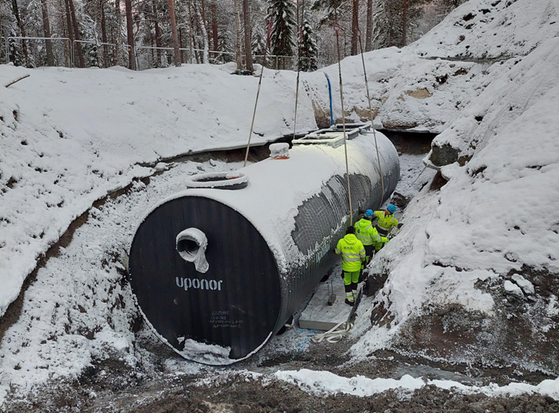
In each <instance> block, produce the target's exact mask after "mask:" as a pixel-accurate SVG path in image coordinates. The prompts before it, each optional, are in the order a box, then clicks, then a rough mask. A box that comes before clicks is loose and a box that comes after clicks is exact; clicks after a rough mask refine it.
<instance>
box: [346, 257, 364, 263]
mask: <svg viewBox="0 0 559 413" xmlns="http://www.w3.org/2000/svg"><path fill="white" fill-rule="evenodd" d="M342 260H343V261H346V262H353V261H361V258H360V257H357V258H349V257H345V256H342Z"/></svg>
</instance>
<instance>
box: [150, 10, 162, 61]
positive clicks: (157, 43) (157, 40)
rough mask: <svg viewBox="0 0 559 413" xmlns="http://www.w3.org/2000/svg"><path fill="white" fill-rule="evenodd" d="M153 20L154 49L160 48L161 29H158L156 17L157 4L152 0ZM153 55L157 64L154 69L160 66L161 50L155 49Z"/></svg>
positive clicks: (157, 17)
mask: <svg viewBox="0 0 559 413" xmlns="http://www.w3.org/2000/svg"><path fill="white" fill-rule="evenodd" d="M152 6H153V19H154V25H155V47H161V28H160V27H159V16H158V15H157V2H156V0H153V3H152ZM155 55H156V56H157V64H156V65H155V67H159V66H160V65H161V49H156V53H155Z"/></svg>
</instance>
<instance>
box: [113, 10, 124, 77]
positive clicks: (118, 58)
mask: <svg viewBox="0 0 559 413" xmlns="http://www.w3.org/2000/svg"><path fill="white" fill-rule="evenodd" d="M115 15H116V25H117V31H116V38H115V41H114V43H115V44H116V49H115V54H116V62H115V63H116V65H117V66H120V65H121V58H122V56H121V55H120V53H121V51H120V44H121V43H122V39H121V34H120V28H121V27H122V16H121V10H120V0H115Z"/></svg>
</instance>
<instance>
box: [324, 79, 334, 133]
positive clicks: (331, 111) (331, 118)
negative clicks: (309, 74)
mask: <svg viewBox="0 0 559 413" xmlns="http://www.w3.org/2000/svg"><path fill="white" fill-rule="evenodd" d="M324 76H326V81H327V82H328V97H329V98H330V126H332V125H333V124H334V111H333V110H332V85H331V84H330V78H329V77H328V75H327V74H326V73H324Z"/></svg>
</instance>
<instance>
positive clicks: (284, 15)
mask: <svg viewBox="0 0 559 413" xmlns="http://www.w3.org/2000/svg"><path fill="white" fill-rule="evenodd" d="M294 8H295V6H294V4H293V2H292V1H291V0H271V1H270V9H269V13H268V18H269V19H270V20H271V22H272V34H271V36H270V47H271V49H272V55H276V56H280V58H281V60H280V64H279V65H278V66H279V67H278V69H285V68H286V64H285V60H286V59H285V56H293V54H294V48H295V42H294V40H293V35H294V32H295V10H294Z"/></svg>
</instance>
